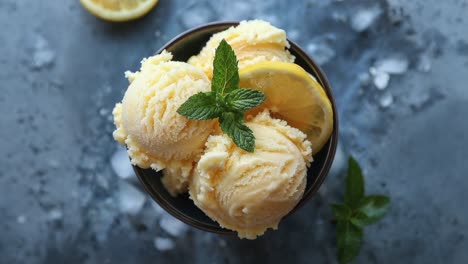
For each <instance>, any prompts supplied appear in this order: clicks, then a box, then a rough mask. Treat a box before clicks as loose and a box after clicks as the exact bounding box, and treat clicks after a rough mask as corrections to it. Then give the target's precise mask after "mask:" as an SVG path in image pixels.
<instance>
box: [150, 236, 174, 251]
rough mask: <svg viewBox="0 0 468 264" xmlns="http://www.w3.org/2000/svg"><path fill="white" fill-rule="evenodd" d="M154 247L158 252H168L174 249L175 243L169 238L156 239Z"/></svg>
mask: <svg viewBox="0 0 468 264" xmlns="http://www.w3.org/2000/svg"><path fill="white" fill-rule="evenodd" d="M154 247H155V248H156V249H157V250H159V251H168V250H172V249H174V247H175V243H174V241H172V239H170V238H164V237H156V238H155V239H154Z"/></svg>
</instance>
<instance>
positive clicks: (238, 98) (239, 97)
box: [225, 89, 266, 111]
mask: <svg viewBox="0 0 468 264" xmlns="http://www.w3.org/2000/svg"><path fill="white" fill-rule="evenodd" d="M265 99H266V95H265V94H264V93H262V92H261V91H259V90H255V89H236V90H234V91H231V92H230V93H228V94H227V95H226V97H225V100H226V103H227V104H228V105H229V107H231V109H234V110H237V111H246V110H249V109H250V108H254V107H256V106H257V105H260V104H261V103H263V101H265Z"/></svg>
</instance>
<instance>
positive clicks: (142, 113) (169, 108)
mask: <svg viewBox="0 0 468 264" xmlns="http://www.w3.org/2000/svg"><path fill="white" fill-rule="evenodd" d="M171 59H172V55H171V54H170V53H168V52H166V51H163V52H162V53H161V54H160V55H156V56H153V57H149V58H147V59H144V60H143V61H142V63H141V69H140V71H138V72H135V73H132V72H126V76H127V78H128V80H129V81H130V86H129V87H128V90H127V91H126V93H125V96H124V98H123V100H122V103H119V104H117V105H116V106H115V108H114V111H113V114H114V123H115V126H116V128H117V129H116V130H115V131H114V138H115V139H116V140H117V141H118V142H120V143H121V144H124V145H127V148H128V154H129V156H130V158H131V161H132V163H133V164H135V165H137V166H139V167H141V168H149V167H151V168H153V169H154V170H157V171H159V170H162V169H165V171H164V172H165V173H164V177H163V179H162V181H163V184H164V185H165V187H166V189H167V190H168V191H169V192H170V193H171V194H172V195H176V194H177V193H180V192H184V191H186V190H187V186H188V178H189V176H190V174H191V170H192V168H193V162H194V160H196V159H197V157H199V156H200V155H201V154H202V152H203V148H204V145H205V142H206V139H207V138H208V136H209V135H210V133H211V131H212V128H213V126H214V124H215V122H216V121H215V120H208V121H196V120H189V119H187V118H185V117H183V116H181V115H179V114H178V113H177V112H176V111H177V109H178V108H179V106H180V105H181V104H182V103H184V102H185V101H186V100H187V99H188V98H189V97H190V96H192V95H194V94H196V93H198V92H206V91H209V90H210V81H209V79H208V78H207V76H206V75H205V74H204V73H203V71H201V70H200V69H198V68H196V67H194V66H192V65H190V64H187V63H184V62H175V61H171Z"/></svg>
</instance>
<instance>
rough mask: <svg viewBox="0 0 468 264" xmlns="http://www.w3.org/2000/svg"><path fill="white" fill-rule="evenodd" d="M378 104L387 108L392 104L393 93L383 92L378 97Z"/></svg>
mask: <svg viewBox="0 0 468 264" xmlns="http://www.w3.org/2000/svg"><path fill="white" fill-rule="evenodd" d="M379 103H380V106H381V107H383V108H387V107H389V106H391V105H392V104H393V95H392V94H391V93H385V94H383V95H382V96H381V97H380V101H379Z"/></svg>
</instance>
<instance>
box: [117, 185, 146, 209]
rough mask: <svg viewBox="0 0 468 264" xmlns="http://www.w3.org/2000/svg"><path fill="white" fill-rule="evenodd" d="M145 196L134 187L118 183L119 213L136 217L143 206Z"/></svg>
mask: <svg viewBox="0 0 468 264" xmlns="http://www.w3.org/2000/svg"><path fill="white" fill-rule="evenodd" d="M145 200H146V196H145V195H144V194H143V193H142V192H140V191H139V190H138V189H137V188H135V187H134V186H132V185H130V184H128V183H126V182H124V181H121V182H119V192H118V201H119V207H120V211H121V212H122V213H126V214H129V215H136V214H138V213H139V212H140V210H141V208H142V207H143V205H144V204H145Z"/></svg>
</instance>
